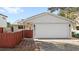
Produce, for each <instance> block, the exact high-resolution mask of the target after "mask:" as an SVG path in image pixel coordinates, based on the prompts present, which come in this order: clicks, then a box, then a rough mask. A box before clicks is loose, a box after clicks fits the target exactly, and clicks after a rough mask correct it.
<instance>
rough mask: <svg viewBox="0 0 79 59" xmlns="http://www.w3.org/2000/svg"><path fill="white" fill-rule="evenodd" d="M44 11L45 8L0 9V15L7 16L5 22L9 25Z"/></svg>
mask: <svg viewBox="0 0 79 59" xmlns="http://www.w3.org/2000/svg"><path fill="white" fill-rule="evenodd" d="M46 11H47V7H22V8H21V7H0V13H1V14H4V15H6V16H8V19H7V21H8V22H10V23H13V22H15V21H16V20H21V19H25V18H28V17H31V16H33V15H36V14H39V13H42V12H46Z"/></svg>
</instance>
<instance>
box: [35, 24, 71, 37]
mask: <svg viewBox="0 0 79 59" xmlns="http://www.w3.org/2000/svg"><path fill="white" fill-rule="evenodd" d="M34 37H35V38H70V29H69V24H35V31H34Z"/></svg>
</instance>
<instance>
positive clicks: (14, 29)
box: [11, 24, 24, 31]
mask: <svg viewBox="0 0 79 59" xmlns="http://www.w3.org/2000/svg"><path fill="white" fill-rule="evenodd" d="M22 29H24V25H20V24H12V25H11V30H12V31H18V30H22Z"/></svg>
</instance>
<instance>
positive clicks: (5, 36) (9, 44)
mask: <svg viewBox="0 0 79 59" xmlns="http://www.w3.org/2000/svg"><path fill="white" fill-rule="evenodd" d="M22 39H23V36H22V31H20V32H13V33H0V48H13V47H15V46H16V45H17V44H19V43H20V42H21V40H22Z"/></svg>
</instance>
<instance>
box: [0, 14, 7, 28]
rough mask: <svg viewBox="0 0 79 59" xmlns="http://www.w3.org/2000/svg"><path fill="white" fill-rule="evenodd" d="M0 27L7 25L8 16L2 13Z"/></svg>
mask: <svg viewBox="0 0 79 59" xmlns="http://www.w3.org/2000/svg"><path fill="white" fill-rule="evenodd" d="M0 27H3V28H5V27H7V16H5V15H3V14H0Z"/></svg>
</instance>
